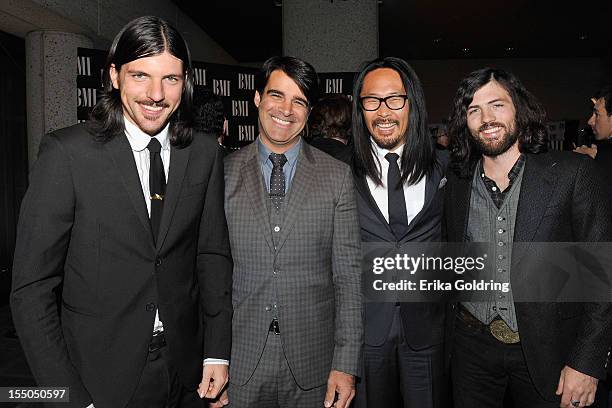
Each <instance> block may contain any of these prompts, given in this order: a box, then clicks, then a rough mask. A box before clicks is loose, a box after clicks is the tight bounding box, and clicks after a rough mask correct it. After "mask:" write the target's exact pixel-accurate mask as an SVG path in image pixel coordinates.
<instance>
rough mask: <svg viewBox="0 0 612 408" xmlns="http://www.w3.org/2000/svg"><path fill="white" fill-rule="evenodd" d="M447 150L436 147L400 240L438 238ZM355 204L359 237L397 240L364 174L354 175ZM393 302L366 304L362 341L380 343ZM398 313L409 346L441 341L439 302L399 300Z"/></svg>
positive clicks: (421, 347)
mask: <svg viewBox="0 0 612 408" xmlns="http://www.w3.org/2000/svg"><path fill="white" fill-rule="evenodd" d="M447 163H448V153H447V152H443V151H436V166H435V167H434V171H433V173H432V174H431V175H430V176H428V177H427V179H426V184H425V202H424V204H423V209H422V210H421V211H420V212H419V214H418V215H417V216H416V217H415V218H414V219H413V220H412V221H411V222H410V224H409V225H408V230H407V232H406V234H405V235H404V236H403V237H402V238H401V239H400V241H399V242H400V243H406V242H439V241H441V238H442V235H441V220H442V208H443V200H444V185H445V183H446V179H445V173H446V166H447ZM355 185H356V188H357V192H358V194H357V207H358V209H359V223H360V225H361V240H362V242H363V243H364V245H367V243H368V242H389V243H396V242H397V239H396V238H395V236H394V235H393V232H392V231H391V227H389V223H387V221H386V220H385V217H384V216H383V214H382V213H381V212H380V209H379V208H378V206H377V205H376V201H374V198H373V197H372V194H371V193H370V189H369V188H368V184H367V181H366V179H365V177H355ZM394 307H395V305H394V304H393V303H390V302H388V303H366V304H365V343H366V344H368V345H371V346H379V345H381V344H383V342H384V341H385V339H386V338H387V334H388V333H389V329H390V327H391V322H392V317H393V308H394ZM400 315H401V318H402V325H403V328H404V336H405V339H406V341H407V342H408V344H409V345H410V347H412V348H413V349H416V350H419V349H424V348H427V347H430V346H432V345H435V344H440V343H442V341H443V340H444V317H445V307H444V305H443V304H441V303H440V304H438V303H402V304H401V306H400Z"/></svg>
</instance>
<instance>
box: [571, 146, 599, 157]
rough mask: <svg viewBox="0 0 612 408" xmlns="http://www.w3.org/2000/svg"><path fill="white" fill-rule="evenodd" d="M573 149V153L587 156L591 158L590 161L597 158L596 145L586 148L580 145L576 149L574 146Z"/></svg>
mask: <svg viewBox="0 0 612 408" xmlns="http://www.w3.org/2000/svg"><path fill="white" fill-rule="evenodd" d="M574 147H575V149H574V151H575V152H576V153H581V154H587V155H589V156H591V159H594V158H595V156H597V145H595V144H592V145H591V147H588V146H586V145H582V146H580V147H576V145H574Z"/></svg>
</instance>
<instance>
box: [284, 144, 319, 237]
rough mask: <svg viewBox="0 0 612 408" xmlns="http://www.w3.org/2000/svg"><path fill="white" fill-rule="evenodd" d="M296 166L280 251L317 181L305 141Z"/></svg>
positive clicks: (285, 204) (313, 164)
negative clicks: (315, 180)
mask: <svg viewBox="0 0 612 408" xmlns="http://www.w3.org/2000/svg"><path fill="white" fill-rule="evenodd" d="M296 166H297V167H296V169H295V174H294V176H293V180H292V181H291V187H290V190H289V197H287V198H286V199H285V201H284V202H283V206H285V208H284V211H285V215H284V220H283V229H282V230H281V234H280V237H279V240H278V249H280V248H281V247H282V246H283V243H284V242H285V241H286V240H287V237H288V236H289V232H290V231H291V229H292V228H293V225H294V224H295V221H296V218H297V215H298V213H299V210H300V208H302V206H303V205H304V203H305V202H306V201H307V200H308V197H309V196H310V194H309V193H310V190H311V188H312V185H313V183H314V179H315V173H316V166H315V161H314V157H313V156H312V153H311V152H310V147H309V146H308V145H307V144H306V142H304V141H302V147H301V149H300V154H299V156H298V161H297V163H296Z"/></svg>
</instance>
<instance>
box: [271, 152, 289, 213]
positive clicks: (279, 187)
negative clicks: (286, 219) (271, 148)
mask: <svg viewBox="0 0 612 408" xmlns="http://www.w3.org/2000/svg"><path fill="white" fill-rule="evenodd" d="M269 159H270V161H271V162H272V174H270V199H271V200H272V204H274V208H276V210H277V211H278V210H280V206H281V203H282V202H283V198H285V173H284V172H283V166H284V165H285V163H287V157H285V155H284V154H276V153H270V156H269Z"/></svg>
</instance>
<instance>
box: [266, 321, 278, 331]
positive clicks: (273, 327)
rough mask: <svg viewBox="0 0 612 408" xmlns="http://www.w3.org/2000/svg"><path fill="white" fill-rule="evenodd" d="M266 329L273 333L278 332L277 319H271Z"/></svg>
mask: <svg viewBox="0 0 612 408" xmlns="http://www.w3.org/2000/svg"><path fill="white" fill-rule="evenodd" d="M268 331H270V332H273V333H274V334H280V327H279V326H278V320H276V319H272V322H271V323H270V327H268Z"/></svg>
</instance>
